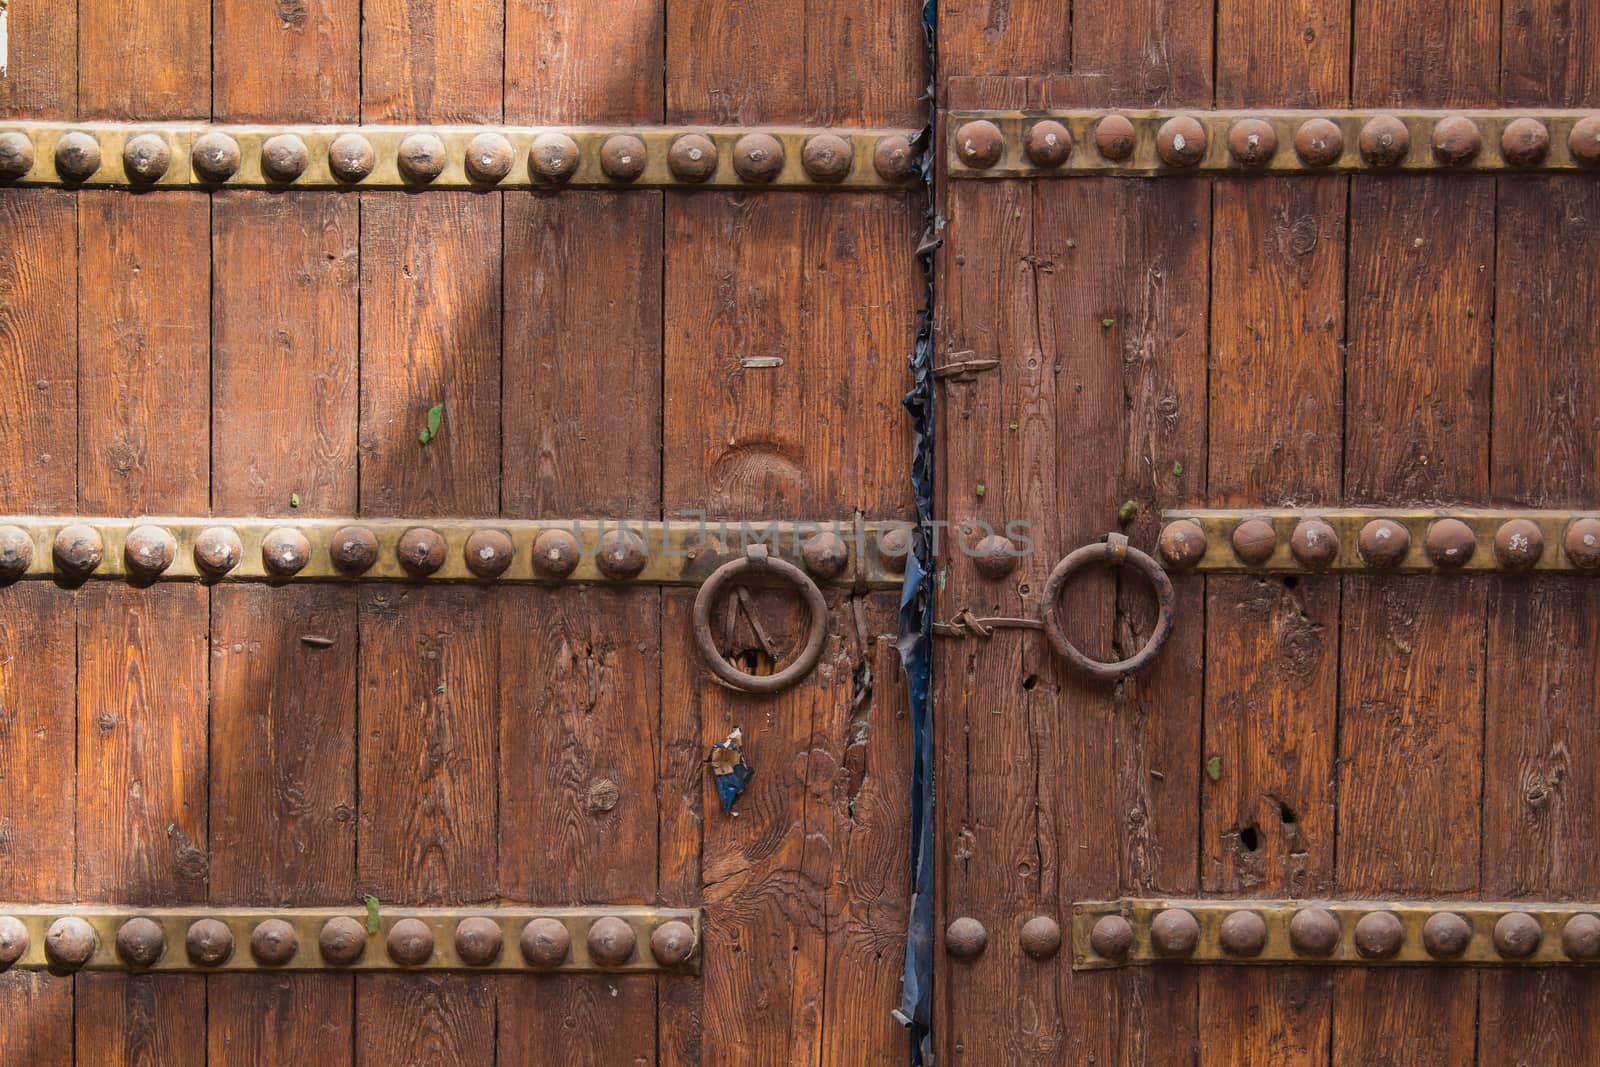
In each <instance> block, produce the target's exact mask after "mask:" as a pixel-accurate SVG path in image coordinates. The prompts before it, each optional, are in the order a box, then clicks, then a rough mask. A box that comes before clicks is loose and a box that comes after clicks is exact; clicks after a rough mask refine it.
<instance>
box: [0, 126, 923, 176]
mask: <svg viewBox="0 0 1600 1067" xmlns="http://www.w3.org/2000/svg"><path fill="white" fill-rule="evenodd" d="M916 137H917V134H916V132H915V131H913V130H890V129H840V130H828V129H811V128H801V127H741V128H726V127H705V126H685V127H551V128H543V127H527V126H515V127H513V126H242V125H241V126H233V125H210V124H205V123H93V122H90V123H71V124H63V123H45V122H6V121H4V120H0V186H3V185H5V184H20V185H66V186H131V187H135V188H158V189H167V188H202V189H216V188H241V187H242V188H268V189H285V188H295V189H341V188H352V189H420V188H429V189H480V190H481V189H528V188H542V189H554V188H559V187H561V186H576V187H584V188H602V189H627V188H673V189H695V188H712V189H728V188H740V189H761V188H768V189H816V190H826V189H848V190H873V189H877V190H884V189H902V188H909V187H910V186H911V184H912V179H913V178H914V177H915V171H916V166H917V157H916V152H915V151H914V150H913V148H912V145H913V143H914V141H915V140H916Z"/></svg>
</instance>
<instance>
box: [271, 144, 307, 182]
mask: <svg viewBox="0 0 1600 1067" xmlns="http://www.w3.org/2000/svg"><path fill="white" fill-rule="evenodd" d="M310 165H311V152H310V150H309V149H307V148H306V142H305V140H304V139H303V138H301V137H300V135H299V134H295V133H280V134H276V135H274V136H272V137H268V138H267V139H266V140H265V141H263V142H262V143H261V173H262V174H263V175H264V176H265V177H266V178H267V179H268V180H269V181H275V182H292V181H294V180H295V179H296V178H298V177H300V175H302V174H304V173H305V172H306V167H308V166H310Z"/></svg>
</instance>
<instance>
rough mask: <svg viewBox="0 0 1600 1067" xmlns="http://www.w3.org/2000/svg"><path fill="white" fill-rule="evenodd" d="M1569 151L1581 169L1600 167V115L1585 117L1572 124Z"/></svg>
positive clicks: (1568, 139)
mask: <svg viewBox="0 0 1600 1067" xmlns="http://www.w3.org/2000/svg"><path fill="white" fill-rule="evenodd" d="M1567 149H1568V150H1569V151H1571V153H1572V161H1573V162H1574V163H1576V164H1577V165H1578V166H1580V167H1600V115H1585V116H1584V117H1583V118H1581V119H1579V120H1578V121H1577V122H1575V123H1573V124H1572V132H1571V133H1570V134H1568V135H1567Z"/></svg>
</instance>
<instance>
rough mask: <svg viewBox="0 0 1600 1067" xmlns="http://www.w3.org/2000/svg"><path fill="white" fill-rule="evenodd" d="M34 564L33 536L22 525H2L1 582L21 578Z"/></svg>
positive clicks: (0, 541)
mask: <svg viewBox="0 0 1600 1067" xmlns="http://www.w3.org/2000/svg"><path fill="white" fill-rule="evenodd" d="M31 566H33V538H31V537H29V536H28V531H26V530H24V529H23V528H22V527H20V526H0V582H10V581H15V580H16V579H18V578H21V577H22V576H23V575H24V574H26V573H27V571H28V568H29V567H31Z"/></svg>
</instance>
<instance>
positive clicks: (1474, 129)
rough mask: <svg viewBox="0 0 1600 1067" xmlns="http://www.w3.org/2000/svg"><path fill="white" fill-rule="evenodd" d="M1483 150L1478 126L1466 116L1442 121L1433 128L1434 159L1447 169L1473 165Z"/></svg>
mask: <svg viewBox="0 0 1600 1067" xmlns="http://www.w3.org/2000/svg"><path fill="white" fill-rule="evenodd" d="M1482 150H1483V134H1482V133H1481V132H1480V131H1479V130H1478V124H1477V123H1476V122H1473V121H1472V120H1471V119H1469V118H1467V117H1466V116H1465V115H1451V116H1449V117H1447V118H1443V119H1440V120H1439V121H1438V122H1437V123H1435V124H1434V127H1433V158H1435V159H1437V160H1438V161H1439V162H1440V163H1443V164H1444V165H1445V166H1447V167H1459V166H1462V165H1463V164H1466V163H1471V162H1472V161H1473V160H1474V159H1476V158H1477V156H1478V153H1479V152H1480V151H1482Z"/></svg>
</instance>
